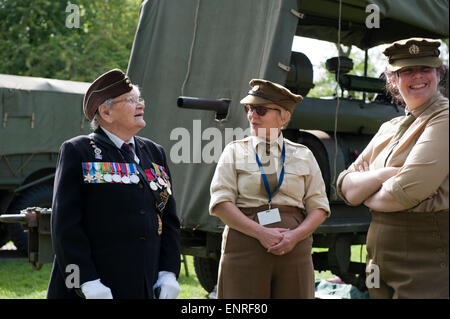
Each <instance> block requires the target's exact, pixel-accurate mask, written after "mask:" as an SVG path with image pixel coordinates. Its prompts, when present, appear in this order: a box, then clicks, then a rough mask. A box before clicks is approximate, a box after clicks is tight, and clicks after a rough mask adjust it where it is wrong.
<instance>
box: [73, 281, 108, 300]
mask: <svg viewBox="0 0 450 319" xmlns="http://www.w3.org/2000/svg"><path fill="white" fill-rule="evenodd" d="M80 288H81V291H82V292H83V294H84V296H85V297H86V299H113V296H112V294H111V289H109V288H108V287H106V286H105V285H104V284H102V283H101V282H100V279H96V280H91V281H86V282H85V283H84V284H82V285H81V287H80Z"/></svg>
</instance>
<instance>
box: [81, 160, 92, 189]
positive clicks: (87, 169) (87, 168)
mask: <svg viewBox="0 0 450 319" xmlns="http://www.w3.org/2000/svg"><path fill="white" fill-rule="evenodd" d="M81 165H82V166H81V167H82V169H83V177H84V182H85V183H89V184H90V183H92V182H93V181H95V177H94V176H92V175H91V173H90V170H91V167H90V165H89V162H84V163H82V164H81Z"/></svg>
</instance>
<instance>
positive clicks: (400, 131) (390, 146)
mask: <svg viewBox="0 0 450 319" xmlns="http://www.w3.org/2000/svg"><path fill="white" fill-rule="evenodd" d="M415 119H416V118H415V117H414V115H412V114H411V113H408V114H407V115H406V117H405V118H404V119H403V121H402V122H401V123H400V125H399V127H398V129H397V132H395V135H394V136H393V137H392V139H391V141H390V142H389V144H388V146H387V147H386V149H387V150H388V153H387V154H388V156H387V157H386V160H385V162H384V165H385V166H386V163H387V160H388V158H389V156H391V153H392V150H393V149H394V147H395V146H396V145H397V144H398V141H400V138H401V137H402V136H403V134H405V132H406V130H407V129H408V127H409V126H410V125H411V124H412V122H414V120H415Z"/></svg>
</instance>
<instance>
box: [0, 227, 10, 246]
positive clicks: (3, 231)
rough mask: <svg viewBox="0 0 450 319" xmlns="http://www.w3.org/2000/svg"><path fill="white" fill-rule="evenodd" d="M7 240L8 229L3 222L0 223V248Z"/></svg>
mask: <svg viewBox="0 0 450 319" xmlns="http://www.w3.org/2000/svg"><path fill="white" fill-rule="evenodd" d="M8 241H9V236H8V229H7V228H6V224H5V223H0V248H1V247H3V246H4V245H5V244H6V243H7V242H8Z"/></svg>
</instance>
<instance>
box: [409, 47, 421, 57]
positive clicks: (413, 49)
mask: <svg viewBox="0 0 450 319" xmlns="http://www.w3.org/2000/svg"><path fill="white" fill-rule="evenodd" d="M408 51H409V54H412V55H416V54H419V53H420V48H419V47H418V46H417V45H415V44H413V45H411V46H410V47H409V49H408Z"/></svg>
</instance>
